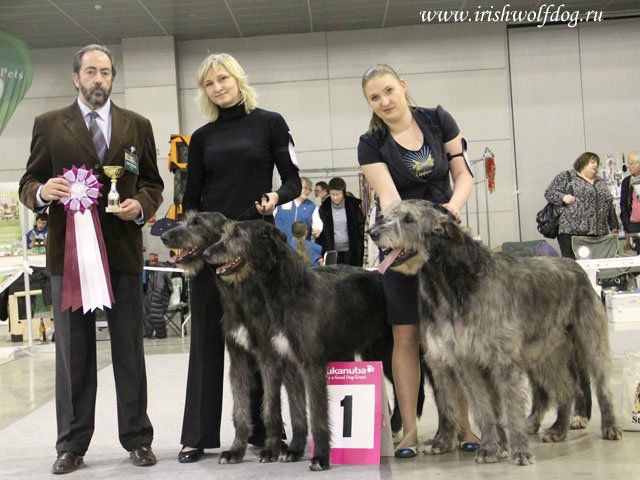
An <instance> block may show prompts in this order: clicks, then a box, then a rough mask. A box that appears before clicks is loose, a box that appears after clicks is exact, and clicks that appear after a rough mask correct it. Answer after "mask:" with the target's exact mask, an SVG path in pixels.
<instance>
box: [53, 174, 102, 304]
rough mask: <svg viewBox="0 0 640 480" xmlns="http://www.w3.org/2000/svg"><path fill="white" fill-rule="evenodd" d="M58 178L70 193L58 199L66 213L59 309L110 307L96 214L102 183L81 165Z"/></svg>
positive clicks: (99, 227)
mask: <svg viewBox="0 0 640 480" xmlns="http://www.w3.org/2000/svg"><path fill="white" fill-rule="evenodd" d="M59 177H60V178H64V179H65V180H66V181H68V182H69V188H70V191H71V192H70V194H69V196H67V197H63V198H61V199H60V203H61V204H63V205H64V208H65V210H66V212H67V224H66V233H65V256H64V269H63V274H62V305H61V310H62V311H64V310H66V309H67V308H71V311H75V310H77V309H79V308H80V307H82V309H83V312H84V313H87V312H88V311H93V310H95V309H96V308H102V309H104V308H105V307H106V308H111V305H112V304H113V303H114V301H113V292H112V289H111V278H110V276H109V266H108V261H107V251H106V248H105V244H104V239H103V237H102V228H101V226H100V218H99V216H98V211H97V205H98V198H99V197H100V196H101V194H100V187H102V184H100V183H99V182H98V179H97V178H96V176H95V175H94V174H93V171H92V170H91V169H88V170H87V169H86V168H85V166H84V165H83V166H82V167H79V168H78V167H76V166H74V167H73V168H72V169H71V170H67V169H65V170H63V174H62V175H60V176H59Z"/></svg>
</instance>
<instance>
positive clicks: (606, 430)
mask: <svg viewBox="0 0 640 480" xmlns="http://www.w3.org/2000/svg"><path fill="white" fill-rule="evenodd" d="M602 438H604V439H605V440H622V430H620V429H619V428H618V427H616V426H612V427H602Z"/></svg>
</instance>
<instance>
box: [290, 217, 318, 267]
mask: <svg viewBox="0 0 640 480" xmlns="http://www.w3.org/2000/svg"><path fill="white" fill-rule="evenodd" d="M291 235H292V236H293V238H292V239H291V240H289V245H291V247H292V248H293V249H294V250H295V251H296V252H298V255H299V256H300V258H301V259H302V261H303V262H304V263H306V264H307V265H311V266H312V267H318V266H322V264H323V262H322V246H320V245H318V244H317V243H313V242H311V241H310V240H307V239H306V236H307V225H306V224H305V223H304V222H293V224H291Z"/></svg>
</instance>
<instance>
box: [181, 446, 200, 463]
mask: <svg viewBox="0 0 640 480" xmlns="http://www.w3.org/2000/svg"><path fill="white" fill-rule="evenodd" d="M203 456H204V450H203V449H202V448H195V449H193V450H186V451H185V450H184V447H182V450H180V452H179V453H178V462H180V463H193V462H197V461H198V460H200V459H201V458H202V457H203Z"/></svg>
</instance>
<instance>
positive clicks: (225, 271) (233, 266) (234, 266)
mask: <svg viewBox="0 0 640 480" xmlns="http://www.w3.org/2000/svg"><path fill="white" fill-rule="evenodd" d="M207 263H209V264H210V265H214V266H215V265H218V266H217V268H216V275H220V276H221V277H224V276H226V275H231V274H233V273H235V272H236V271H237V270H238V269H240V268H241V267H242V266H243V265H244V263H245V260H244V259H243V258H242V257H236V258H234V259H233V260H231V261H229V262H225V263H222V262H215V261H209V258H207Z"/></svg>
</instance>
